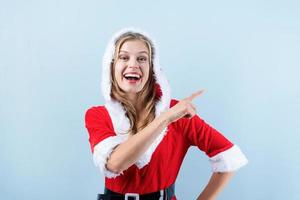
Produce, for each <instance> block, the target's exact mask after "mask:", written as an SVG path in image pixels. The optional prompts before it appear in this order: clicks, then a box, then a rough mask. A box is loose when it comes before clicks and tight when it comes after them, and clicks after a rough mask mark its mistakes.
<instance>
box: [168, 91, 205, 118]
mask: <svg viewBox="0 0 300 200" xmlns="http://www.w3.org/2000/svg"><path fill="white" fill-rule="evenodd" d="M203 92H204V90H199V91H197V92H195V93H193V94H192V95H191V96H189V97H187V98H185V99H182V100H181V101H179V102H178V103H177V104H176V105H175V106H173V107H172V108H170V109H169V110H167V111H166V113H165V114H166V117H167V119H168V120H167V121H168V123H172V122H175V121H177V120H178V119H180V118H182V117H186V118H189V119H190V118H192V117H193V116H194V115H196V106H195V105H193V103H192V101H193V100H194V99H195V98H196V97H198V96H200V95H201V94H202V93H203Z"/></svg>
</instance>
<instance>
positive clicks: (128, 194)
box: [125, 193, 140, 200]
mask: <svg viewBox="0 0 300 200" xmlns="http://www.w3.org/2000/svg"><path fill="white" fill-rule="evenodd" d="M129 197H133V198H134V199H135V200H140V195H139V194H138V193H126V194H125V200H129V199H128V198H129Z"/></svg>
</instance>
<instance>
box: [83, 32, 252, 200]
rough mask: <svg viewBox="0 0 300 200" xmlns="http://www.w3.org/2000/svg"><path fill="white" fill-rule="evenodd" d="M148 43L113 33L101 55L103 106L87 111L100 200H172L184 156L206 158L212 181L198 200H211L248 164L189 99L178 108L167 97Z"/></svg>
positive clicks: (138, 34) (140, 36) (141, 38)
mask: <svg viewBox="0 0 300 200" xmlns="http://www.w3.org/2000/svg"><path fill="white" fill-rule="evenodd" d="M155 52H156V50H155V48H154V44H153V42H152V41H151V40H150V37H149V36H148V35H147V34H146V33H145V32H143V31H140V30H137V29H125V30H121V31H120V32H118V33H117V34H116V35H115V36H114V37H113V38H112V41H111V42H110V43H109V45H108V47H107V50H106V53H105V55H104V62H103V73H102V91H103V96H104V98H105V101H106V103H105V105H103V106H94V107H92V108H90V109H88V110H87V112H86V115H85V125H86V128H87V130H88V133H89V136H90V137H89V141H90V145H91V150H92V153H93V159H94V162H95V165H96V166H97V167H98V168H99V169H100V170H101V172H102V173H103V174H104V175H105V177H106V178H105V189H104V194H99V195H98V200H101V199H106V200H107V199H112V200H113V199H128V198H129V197H131V198H133V199H140V200H145V199H151V200H156V199H159V200H165V199H167V200H170V199H171V200H176V195H175V181H176V178H177V175H178V172H179V170H180V167H181V164H182V161H183V159H184V157H185V155H186V152H187V150H188V149H189V147H191V146H197V147H198V148H199V149H200V150H202V151H203V152H205V154H206V155H207V156H208V157H209V160H210V162H211V165H212V171H213V175H212V177H211V179H210V181H209V183H208V184H207V186H206V188H205V189H204V190H203V191H202V193H201V194H200V195H199V197H198V200H201V199H202V200H204V199H206V200H207V199H210V200H211V199H214V198H215V197H216V196H217V194H218V193H219V192H220V191H221V189H222V188H223V187H224V186H225V185H226V183H227V182H228V180H229V178H230V177H231V175H232V172H233V171H235V170H237V169H239V168H240V167H242V166H243V165H245V164H246V163H247V159H246V157H245V156H244V154H243V153H242V152H241V150H240V149H239V147H238V146H237V145H235V144H233V143H232V142H230V141H229V140H228V139H227V138H226V137H224V136H223V135H222V134H221V133H220V132H219V131H217V130H216V129H214V128H213V127H211V126H210V125H209V124H207V123H206V122H205V121H204V120H203V119H201V118H200V117H199V116H198V115H197V114H196V107H195V105H194V104H193V103H192V101H193V100H194V99H195V98H197V97H198V96H200V95H201V94H202V93H203V90H201V91H198V92H195V93H194V94H192V95H191V96H189V97H187V98H184V99H182V100H180V101H178V100H175V99H171V97H170V89H169V84H168V81H167V79H166V78H165V76H164V74H163V72H162V70H161V68H160V66H159V64H158V62H157V59H155V57H154V55H155Z"/></svg>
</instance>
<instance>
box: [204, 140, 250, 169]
mask: <svg viewBox="0 0 300 200" xmlns="http://www.w3.org/2000/svg"><path fill="white" fill-rule="evenodd" d="M209 160H210V162H211V166H212V171H213V172H230V171H236V170H238V169H239V168H240V167H242V166H244V165H246V164H247V163H248V160H247V158H246V156H245V155H244V154H243V153H242V151H241V150H240V148H239V147H238V146H237V145H233V146H232V147H231V148H230V149H228V150H226V151H223V152H221V153H218V154H217V155H215V156H213V157H211V158H209Z"/></svg>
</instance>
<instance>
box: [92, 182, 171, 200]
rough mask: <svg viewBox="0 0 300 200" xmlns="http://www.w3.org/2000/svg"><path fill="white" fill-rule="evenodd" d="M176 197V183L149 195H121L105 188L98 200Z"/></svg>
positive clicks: (141, 199)
mask: <svg viewBox="0 0 300 200" xmlns="http://www.w3.org/2000/svg"><path fill="white" fill-rule="evenodd" d="M174 195H175V183H174V184H172V185H171V186H169V187H168V188H166V189H163V190H160V191H157V192H152V193H147V194H137V193H126V194H120V193H117V192H113V191H111V190H109V189H107V188H105V189H104V194H98V198H97V200H171V198H172V197H173V196H174Z"/></svg>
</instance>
